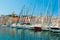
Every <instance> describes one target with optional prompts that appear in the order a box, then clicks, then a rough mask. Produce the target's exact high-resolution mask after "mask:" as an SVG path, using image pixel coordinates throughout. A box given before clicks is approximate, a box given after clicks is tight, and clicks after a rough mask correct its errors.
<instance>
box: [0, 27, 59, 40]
mask: <svg viewBox="0 0 60 40" xmlns="http://www.w3.org/2000/svg"><path fill="white" fill-rule="evenodd" d="M0 40H60V33H53V32H50V31H41V32H34V30H28V29H17V28H9V27H7V28H0Z"/></svg>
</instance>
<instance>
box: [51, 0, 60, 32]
mask: <svg viewBox="0 0 60 40" xmlns="http://www.w3.org/2000/svg"><path fill="white" fill-rule="evenodd" d="M58 17H59V0H58ZM58 17H57V22H56V24H55V25H54V26H53V25H52V26H50V31H52V32H60V26H59V24H58Z"/></svg>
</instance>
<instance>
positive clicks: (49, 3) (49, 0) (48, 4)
mask: <svg viewBox="0 0 60 40" xmlns="http://www.w3.org/2000/svg"><path fill="white" fill-rule="evenodd" d="M49 4H50V0H49V3H48V5H47V8H46V23H47V24H46V25H47V26H48V7H49Z"/></svg>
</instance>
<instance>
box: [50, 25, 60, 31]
mask: <svg viewBox="0 0 60 40" xmlns="http://www.w3.org/2000/svg"><path fill="white" fill-rule="evenodd" d="M50 31H51V32H60V26H58V25H55V26H51V27H50Z"/></svg>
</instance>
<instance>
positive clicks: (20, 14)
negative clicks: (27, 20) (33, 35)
mask: <svg viewBox="0 0 60 40" xmlns="http://www.w3.org/2000/svg"><path fill="white" fill-rule="evenodd" d="M24 7H25V5H24V6H23V7H22V9H21V12H20V13H19V16H18V20H17V22H16V24H17V23H19V20H20V17H21V16H22V12H23V9H24Z"/></svg>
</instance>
